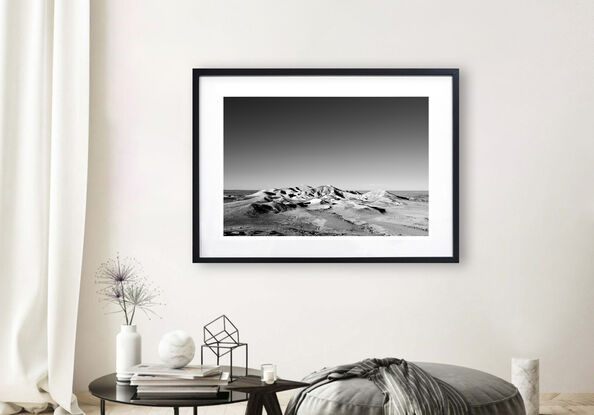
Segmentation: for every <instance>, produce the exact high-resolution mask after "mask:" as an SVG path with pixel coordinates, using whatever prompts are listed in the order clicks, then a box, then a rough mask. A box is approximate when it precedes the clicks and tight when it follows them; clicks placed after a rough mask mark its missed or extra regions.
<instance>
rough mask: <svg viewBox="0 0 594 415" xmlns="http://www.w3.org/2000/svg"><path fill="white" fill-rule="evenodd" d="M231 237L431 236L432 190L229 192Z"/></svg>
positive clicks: (226, 225) (227, 206) (227, 215)
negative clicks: (429, 192)
mask: <svg viewBox="0 0 594 415" xmlns="http://www.w3.org/2000/svg"><path fill="white" fill-rule="evenodd" d="M224 202H225V203H224V209H225V213H224V235H225V236H426V235H428V227H429V216H428V215H429V204H428V202H429V195H428V193H427V192H426V191H386V190H375V191H359V190H346V189H339V188H337V187H334V186H328V185H324V186H317V187H313V186H295V187H287V188H274V189H267V190H259V191H251V190H227V191H225V193H224Z"/></svg>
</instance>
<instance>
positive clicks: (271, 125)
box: [193, 69, 458, 262]
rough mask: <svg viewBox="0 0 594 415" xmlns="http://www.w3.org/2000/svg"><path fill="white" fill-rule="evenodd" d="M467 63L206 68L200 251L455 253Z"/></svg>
mask: <svg viewBox="0 0 594 415" xmlns="http://www.w3.org/2000/svg"><path fill="white" fill-rule="evenodd" d="M457 77H458V71H457V70H456V69H195V71H194V84H193V85H194V89H193V93H194V95H193V98H194V101H193V102H194V114H193V117H194V118H193V121H194V128H193V131H194V154H193V160H194V165H193V195H194V196H193V200H194V203H193V218H194V223H193V227H194V228H193V237H194V239H193V241H194V260H195V261H196V262H219V261H221V262H292V261H294V262H325V261H328V262H424V261H427V262H455V261H458V258H457V249H458V205H457V204H458V78H457Z"/></svg>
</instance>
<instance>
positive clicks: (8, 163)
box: [0, 0, 89, 414]
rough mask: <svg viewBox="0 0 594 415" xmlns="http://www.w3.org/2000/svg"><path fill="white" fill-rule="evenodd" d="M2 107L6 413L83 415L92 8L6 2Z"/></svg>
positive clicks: (82, 1) (74, 1)
mask: <svg viewBox="0 0 594 415" xmlns="http://www.w3.org/2000/svg"><path fill="white" fill-rule="evenodd" d="M0 99H1V101H0V134H1V135H0V414H10V413H15V412H18V411H19V410H21V408H25V409H26V410H29V411H35V412H38V411H41V410H43V409H45V408H47V407H48V406H52V407H56V406H58V405H59V406H58V408H57V409H56V412H64V411H68V412H72V413H77V412H80V409H79V408H78V405H77V403H76V399H74V398H73V395H72V380H73V369H74V342H75V334H76V316H77V309H78V294H79V286H80V274H81V263H82V248H83V234H84V220H85V204H86V181H87V147H88V125H89V124H88V114H89V111H88V105H89V0H63V1H60V0H54V1H50V0H2V1H0Z"/></svg>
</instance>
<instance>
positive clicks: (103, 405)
mask: <svg viewBox="0 0 594 415" xmlns="http://www.w3.org/2000/svg"><path fill="white" fill-rule="evenodd" d="M99 412H100V413H101V415H105V399H101V402H100V403H99Z"/></svg>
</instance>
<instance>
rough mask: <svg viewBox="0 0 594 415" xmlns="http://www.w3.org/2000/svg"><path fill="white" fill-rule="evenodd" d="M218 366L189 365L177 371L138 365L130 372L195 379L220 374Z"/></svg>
mask: <svg viewBox="0 0 594 415" xmlns="http://www.w3.org/2000/svg"><path fill="white" fill-rule="evenodd" d="M221 371H222V370H221V367H220V366H207V365H191V366H185V367H182V368H179V369H171V368H168V367H167V366H164V365H152V364H143V363H141V364H139V365H136V366H132V367H131V368H130V372H132V373H134V374H135V375H155V376H166V377H174V378H178V379H197V378H202V377H205V376H212V375H216V374H219V373H221Z"/></svg>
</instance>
